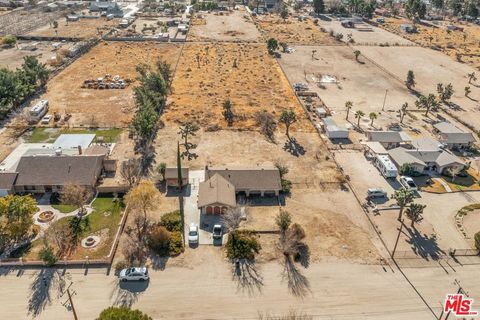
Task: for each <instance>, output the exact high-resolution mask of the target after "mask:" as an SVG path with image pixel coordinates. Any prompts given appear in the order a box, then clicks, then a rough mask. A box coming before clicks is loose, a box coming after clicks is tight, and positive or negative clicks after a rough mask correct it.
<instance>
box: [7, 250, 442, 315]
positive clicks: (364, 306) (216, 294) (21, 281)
mask: <svg viewBox="0 0 480 320" xmlns="http://www.w3.org/2000/svg"><path fill="white" fill-rule="evenodd" d="M218 250H219V248H217V247H211V246H201V247H199V248H197V249H195V250H191V249H188V250H187V254H186V256H185V257H183V258H180V259H185V258H187V259H189V260H188V261H190V259H191V261H194V264H190V265H188V264H187V265H186V266H184V267H176V266H171V265H170V264H169V263H171V262H168V263H167V267H166V268H165V270H163V271H153V270H152V271H151V281H150V282H149V283H148V284H135V285H133V284H132V285H130V284H127V285H125V286H123V285H122V286H123V289H122V288H120V287H119V286H118V281H117V280H116V278H115V277H114V276H113V275H110V276H106V275H105V272H104V270H90V271H89V272H88V275H84V270H71V271H68V272H67V274H66V276H65V277H64V278H66V283H67V284H68V283H69V282H70V281H73V285H72V287H71V289H72V290H73V291H75V292H76V295H75V296H74V302H75V307H76V310H77V312H78V316H79V319H82V320H83V319H94V318H95V316H96V315H98V313H99V312H100V311H101V310H102V309H103V308H105V307H108V306H110V305H112V304H121V303H123V304H126V305H131V306H132V307H133V308H139V309H141V310H143V311H145V312H147V313H149V314H150V315H151V316H152V317H153V318H154V319H173V318H176V319H207V318H208V319H232V318H235V319H258V313H259V312H260V313H272V314H285V313H287V312H288V311H289V310H297V311H303V312H305V313H307V314H311V315H315V316H316V317H315V318H316V319H317V318H318V319H433V315H432V313H431V312H430V311H428V309H427V308H426V307H425V305H424V304H423V303H422V302H421V300H420V299H419V297H418V296H417V295H416V294H415V293H414V291H413V290H412V289H411V287H410V285H408V283H407V282H406V281H405V279H404V278H403V277H402V276H401V275H400V274H399V273H398V272H392V271H391V270H390V269H387V270H384V269H383V268H382V267H381V266H371V265H360V264H349V263H346V262H335V261H332V262H324V263H315V264H312V265H311V266H310V267H309V268H308V269H304V270H303V271H302V272H304V275H305V276H306V278H307V279H308V281H309V290H308V292H307V293H306V296H305V297H303V298H299V297H295V296H292V294H291V293H289V290H288V288H287V283H286V282H285V281H284V280H283V278H282V270H283V267H282V266H281V265H280V264H278V263H277V262H270V263H267V264H263V265H261V266H260V269H259V270H260V274H261V275H262V277H263V279H262V282H263V285H260V286H259V287H257V286H255V285H252V286H251V287H250V288H249V289H248V288H244V287H241V286H239V284H238V282H237V281H236V280H233V279H232V273H231V271H230V270H231V269H230V265H229V264H227V263H226V262H225V261H224V260H223V258H221V255H219V251H218ZM418 272H419V273H421V272H427V273H428V271H422V270H420V271H418ZM51 273H52V271H50V272H48V274H47V279H50V275H51ZM58 278H59V277H58V276H55V277H54V279H58ZM429 279H430V281H431V282H430V284H431V285H432V286H435V285H437V286H438V284H437V283H436V281H435V278H434V277H432V278H429ZM47 283H48V285H47V286H48V287H49V288H50V290H49V291H48V295H46V294H45V290H43V289H44V287H45V286H44V283H43V280H42V274H39V272H38V271H35V272H33V271H26V272H24V273H22V274H18V273H17V272H16V271H14V272H10V273H7V274H5V273H3V274H2V275H1V276H0V288H2V295H0V306H1V307H0V319H27V318H30V317H31V313H32V312H36V313H37V314H38V319H73V317H72V314H71V312H69V311H68V310H67V309H66V307H64V306H63V305H62V303H63V302H65V301H66V300H67V299H66V296H65V295H64V296H62V297H60V298H59V297H58V293H57V292H58V289H57V288H58V280H56V281H54V284H50V281H47ZM32 285H33V287H34V288H36V290H32ZM125 289H129V290H130V291H128V290H125ZM133 291H137V292H133ZM32 294H33V297H35V299H33V300H32V301H31V303H30V304H29V299H31V297H32ZM443 295H444V292H440V296H439V297H436V296H435V297H432V298H431V299H430V300H432V301H435V300H436V299H441V298H442V297H443ZM29 310H30V315H28V314H29ZM27 315H28V316H27Z"/></svg>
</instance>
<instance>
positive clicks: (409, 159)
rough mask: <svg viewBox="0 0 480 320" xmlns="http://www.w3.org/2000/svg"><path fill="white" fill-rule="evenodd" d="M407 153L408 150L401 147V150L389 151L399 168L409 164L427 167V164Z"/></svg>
mask: <svg viewBox="0 0 480 320" xmlns="http://www.w3.org/2000/svg"><path fill="white" fill-rule="evenodd" d="M407 151H408V150H407V149H405V148H401V147H399V148H395V149H392V150H389V151H388V154H389V155H390V157H391V158H392V160H393V161H395V163H396V164H397V165H398V166H402V165H404V164H407V163H411V164H418V165H421V166H425V167H426V166H427V164H426V163H425V162H423V161H422V160H420V159H418V158H416V157H415V156H413V155H412V154H410V153H408V152H407Z"/></svg>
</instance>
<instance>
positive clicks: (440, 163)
mask: <svg viewBox="0 0 480 320" xmlns="http://www.w3.org/2000/svg"><path fill="white" fill-rule="evenodd" d="M389 155H390V158H391V159H392V161H393V162H394V163H395V165H396V166H397V167H398V168H401V167H402V165H404V164H410V165H412V166H413V168H414V169H415V171H416V172H418V173H420V174H423V173H428V172H432V171H433V172H436V173H439V174H442V173H444V171H445V170H447V169H452V168H464V167H465V163H463V161H462V160H461V159H460V158H458V157H457V156H455V155H454V154H452V153H450V152H449V151H446V150H439V149H437V150H418V149H415V150H410V149H405V148H402V147H399V148H395V149H392V150H389Z"/></svg>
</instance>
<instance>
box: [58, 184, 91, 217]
mask: <svg viewBox="0 0 480 320" xmlns="http://www.w3.org/2000/svg"><path fill="white" fill-rule="evenodd" d="M92 196H93V193H92V191H91V190H90V189H87V188H86V187H84V186H81V185H79V184H77V183H73V182H69V183H67V184H66V185H65V186H64V187H63V190H62V193H61V195H60V201H61V202H62V203H63V204H69V205H74V206H77V207H78V209H79V214H80V215H82V214H83V213H85V205H86V204H87V203H88V201H89V200H90V199H91V198H92Z"/></svg>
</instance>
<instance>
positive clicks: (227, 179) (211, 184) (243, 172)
mask: <svg viewBox="0 0 480 320" xmlns="http://www.w3.org/2000/svg"><path fill="white" fill-rule="evenodd" d="M280 190H282V183H281V178H280V172H279V171H278V169H277V168H276V167H273V166H272V167H228V168H227V167H206V168H205V181H204V182H202V183H200V187H199V192H198V207H199V208H200V209H201V210H202V213H207V214H211V213H221V212H223V211H225V210H226V209H227V208H228V207H234V206H235V205H236V194H238V193H240V192H242V193H245V195H246V196H247V197H248V196H250V195H253V194H258V195H260V196H262V197H263V196H264V195H266V194H271V195H275V196H278V195H279V193H280Z"/></svg>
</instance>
